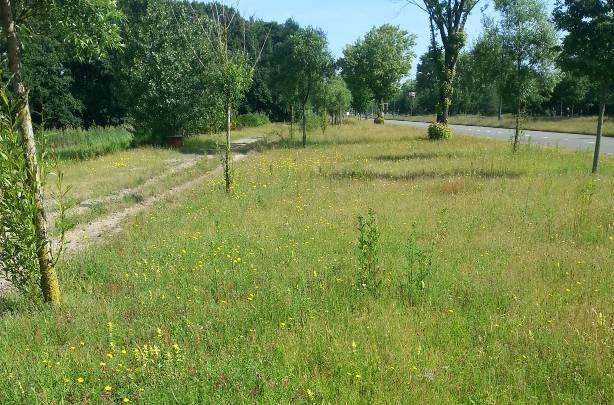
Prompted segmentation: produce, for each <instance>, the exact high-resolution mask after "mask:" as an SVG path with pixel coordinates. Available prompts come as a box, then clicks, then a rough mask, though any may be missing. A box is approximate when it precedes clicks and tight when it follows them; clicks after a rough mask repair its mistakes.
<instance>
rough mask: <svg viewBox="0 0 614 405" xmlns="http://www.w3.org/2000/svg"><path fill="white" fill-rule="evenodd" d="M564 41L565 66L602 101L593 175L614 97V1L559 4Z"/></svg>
mask: <svg viewBox="0 0 614 405" xmlns="http://www.w3.org/2000/svg"><path fill="white" fill-rule="evenodd" d="M554 21H555V23H556V26H557V27H558V28H559V29H560V30H562V31H565V32H567V36H565V38H563V45H562V54H561V56H560V58H559V61H560V63H561V65H562V66H563V67H564V68H565V69H567V70H568V71H571V72H575V73H577V74H579V75H583V76H586V77H588V78H589V79H590V81H591V82H593V83H594V84H595V85H596V88H598V89H599V91H598V95H597V96H598V99H599V119H598V123H597V139H596V142H595V153H594V157H593V173H597V171H598V169H599V153H600V147H601V138H602V136H603V121H604V117H605V106H606V103H607V102H608V99H609V98H610V97H612V94H613V93H614V77H613V75H612V72H614V42H613V41H612V38H614V3H613V2H612V1H611V0H579V1H578V0H559V1H558V2H557V6H556V9H555V10H554Z"/></svg>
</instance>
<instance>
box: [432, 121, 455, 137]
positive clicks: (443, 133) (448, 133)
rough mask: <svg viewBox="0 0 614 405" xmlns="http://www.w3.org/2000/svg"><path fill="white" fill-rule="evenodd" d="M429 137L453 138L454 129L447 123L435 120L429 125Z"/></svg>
mask: <svg viewBox="0 0 614 405" xmlns="http://www.w3.org/2000/svg"><path fill="white" fill-rule="evenodd" d="M428 137H429V139H431V140H434V141H437V140H441V139H450V138H452V130H451V129H450V127H448V126H447V125H443V124H439V123H437V122H433V123H432V124H431V125H429V129H428Z"/></svg>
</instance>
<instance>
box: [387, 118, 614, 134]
mask: <svg viewBox="0 0 614 405" xmlns="http://www.w3.org/2000/svg"><path fill="white" fill-rule="evenodd" d="M395 119H401V120H408V121H418V122H431V121H434V120H435V116H434V115H416V116H413V117H412V116H405V115H404V116H400V117H395ZM450 123H451V124H458V125H476V126H482V127H495V128H515V127H516V122H515V120H514V117H513V116H512V115H511V114H506V115H505V116H504V117H503V119H502V120H501V121H499V120H498V118H497V117H485V116H482V115H453V116H451V117H450ZM523 128H525V129H531V130H535V131H547V132H567V133H573V134H586V135H595V134H596V133H597V117H575V118H548V117H539V118H532V117H528V118H527V119H526V120H525V121H524V123H523ZM603 133H604V135H605V136H613V137H614V120H612V119H607V120H606V121H605V125H604V128H603Z"/></svg>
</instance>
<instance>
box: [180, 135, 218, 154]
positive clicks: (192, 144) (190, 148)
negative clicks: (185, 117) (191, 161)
mask: <svg viewBox="0 0 614 405" xmlns="http://www.w3.org/2000/svg"><path fill="white" fill-rule="evenodd" d="M221 147H222V145H220V144H218V143H217V142H216V141H215V140H214V139H203V138H202V137H193V138H187V139H186V141H185V144H184V145H183V146H182V147H180V148H179V149H178V150H179V152H181V153H184V154H186V155H195V154H196V155H211V154H216V153H217V151H218V150H219V149H220V148H221Z"/></svg>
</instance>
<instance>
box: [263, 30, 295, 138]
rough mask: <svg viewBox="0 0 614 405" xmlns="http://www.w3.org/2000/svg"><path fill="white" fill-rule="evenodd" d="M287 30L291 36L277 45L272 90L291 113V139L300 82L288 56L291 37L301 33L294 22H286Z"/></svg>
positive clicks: (284, 38)
mask: <svg viewBox="0 0 614 405" xmlns="http://www.w3.org/2000/svg"><path fill="white" fill-rule="evenodd" d="M285 26H286V29H287V30H288V31H289V35H287V36H285V37H283V38H280V39H279V41H278V42H276V43H275V48H274V51H273V60H274V61H275V63H274V65H275V68H274V70H273V72H272V74H271V83H270V86H271V88H272V89H273V90H274V91H275V92H276V93H277V94H279V96H280V99H281V100H282V102H283V103H285V105H286V106H287V110H288V112H289V113H290V138H293V137H294V115H295V114H294V107H295V104H296V102H297V98H298V81H297V76H296V75H295V74H294V72H293V66H291V65H290V64H289V63H288V55H289V54H290V52H291V47H292V44H291V42H290V36H291V35H292V34H294V33H297V32H298V31H299V29H300V28H299V26H298V24H296V23H295V22H294V21H292V20H288V21H286V24H285Z"/></svg>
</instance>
